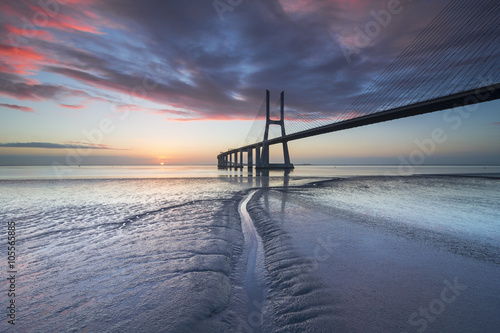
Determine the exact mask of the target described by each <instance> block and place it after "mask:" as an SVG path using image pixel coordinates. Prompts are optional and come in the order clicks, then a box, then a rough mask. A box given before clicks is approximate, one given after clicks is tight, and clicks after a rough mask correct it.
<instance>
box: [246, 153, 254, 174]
mask: <svg viewBox="0 0 500 333" xmlns="http://www.w3.org/2000/svg"><path fill="white" fill-rule="evenodd" d="M247 164H248V173H252V169H253V149H252V148H247Z"/></svg>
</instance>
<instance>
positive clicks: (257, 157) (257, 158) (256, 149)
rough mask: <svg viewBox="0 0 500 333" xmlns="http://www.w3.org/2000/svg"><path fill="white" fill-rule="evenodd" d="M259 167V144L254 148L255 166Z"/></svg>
mask: <svg viewBox="0 0 500 333" xmlns="http://www.w3.org/2000/svg"><path fill="white" fill-rule="evenodd" d="M259 165H260V144H258V145H257V146H256V147H255V166H256V167H257V166H259Z"/></svg>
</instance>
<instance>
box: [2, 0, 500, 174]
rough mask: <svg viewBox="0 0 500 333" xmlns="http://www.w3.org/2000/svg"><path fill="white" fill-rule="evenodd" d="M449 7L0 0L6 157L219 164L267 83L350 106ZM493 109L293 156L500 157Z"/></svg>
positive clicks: (300, 144) (344, 134)
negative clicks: (223, 153)
mask: <svg viewBox="0 0 500 333" xmlns="http://www.w3.org/2000/svg"><path fill="white" fill-rule="evenodd" d="M448 2H449V1H444V0H433V1H430V0H420V1H410V0H401V1H397V0H356V1H348V0H297V1H291V0H253V1H249V0H215V1H201V0H186V1H165V0H145V1H136V0H87V1H76V0H59V1H56V0H36V1H27V0H7V1H5V0H3V1H1V2H0V165H52V164H53V163H60V164H65V165H100V164H104V165H118V164H160V163H165V164H215V163H216V162H217V161H216V156H217V154H218V153H220V152H221V151H225V150H227V149H229V148H235V147H238V146H240V145H241V144H243V143H244V142H245V139H246V138H247V135H248V133H249V131H250V129H251V128H252V125H253V124H254V120H255V119H256V116H257V114H258V111H259V108H260V107H261V105H262V102H263V99H264V96H265V91H266V90H269V91H270V92H271V100H272V103H273V104H274V102H275V101H276V100H278V98H279V93H280V92H281V91H285V105H295V106H300V107H301V108H303V109H304V110H309V112H315V114H321V115H323V116H324V117H327V118H331V119H334V118H335V117H336V116H338V115H340V114H342V113H343V112H345V111H346V110H348V109H349V108H351V109H352V105H353V103H354V102H355V101H356V99H357V98H358V97H359V96H362V95H363V94H364V92H365V90H366V88H367V87H368V86H369V85H370V83H371V82H374V81H376V79H377V77H379V76H380V75H381V73H383V71H384V69H386V68H387V67H388V66H389V65H390V64H391V63H392V62H393V61H394V59H397V58H398V56H399V55H400V54H401V52H402V51H403V50H404V49H405V48H406V47H407V46H408V45H410V43H411V42H412V41H413V40H414V39H415V38H416V37H417V36H418V35H419V33H421V32H422V30H423V29H425V28H426V27H427V26H428V24H429V23H430V22H431V20H432V19H433V17H435V16H436V15H437V14H438V13H439V12H440V11H441V10H442V9H443V8H445V6H446V5H447V3H448ZM486 2H487V1H486ZM490 2H491V1H490ZM478 3H481V1H480V2H478ZM482 10H483V11H484V9H482ZM384 13H385V16H384ZM387 13H389V14H388V15H387ZM366 29H372V30H366ZM363 32H364V34H363ZM437 33H439V32H437ZM366 36H368V37H366ZM446 51H448V52H453V50H452V49H450V50H446ZM498 74H499V70H498V68H494V69H493V75H490V77H493V78H494V80H496V78H498ZM485 75H486V76H487V75H489V73H486V74H485ZM483 79H484V78H483ZM486 79H488V78H486ZM497 82H498V81H495V82H493V83H497ZM394 84H396V83H394ZM421 86H425V84H421ZM407 88H408V91H415V89H416V88H415V87H414V86H408V87H407ZM388 91H389V92H390V91H393V88H392V87H391V86H386V89H385V90H384V91H382V92H380V91H379V92H377V95H383V94H384V92H385V93H387V92H388ZM499 109H500V102H498V101H494V102H487V103H481V104H478V105H476V106H471V107H469V108H467V109H463V108H462V109H453V110H446V111H440V112H435V113H432V114H428V115H422V116H415V117H411V118H406V119H400V120H394V121H390V122H386V123H381V124H375V125H369V126H364V127H360V128H356V129H350V130H345V131H340V132H335V133H330V134H324V135H321V136H317V137H313V138H308V139H303V140H298V141H294V142H290V143H289V149H290V154H291V159H292V162H293V163H321V164H394V165H397V164H401V163H410V164H415V165H417V164H430V165H432V164H481V165H482V164H487V165H500V145H499V144H498V142H500V112H499ZM285 117H286V115H285ZM271 152H272V159H273V160H276V161H279V159H280V157H281V155H280V154H279V147H273V149H272V151H271Z"/></svg>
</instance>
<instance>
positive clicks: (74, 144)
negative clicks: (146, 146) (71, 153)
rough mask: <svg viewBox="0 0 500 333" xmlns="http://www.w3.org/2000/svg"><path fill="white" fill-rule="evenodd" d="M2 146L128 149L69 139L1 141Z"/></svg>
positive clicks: (0, 145)
mask: <svg viewBox="0 0 500 333" xmlns="http://www.w3.org/2000/svg"><path fill="white" fill-rule="evenodd" d="M0 147H7V148H46V149H106V150H108V149H109V150H127V149H119V148H114V147H111V146H108V145H103V144H91V143H85V142H75V141H69V142H68V143H64V144H61V143H50V142H11V143H0Z"/></svg>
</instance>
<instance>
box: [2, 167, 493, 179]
mask: <svg viewBox="0 0 500 333" xmlns="http://www.w3.org/2000/svg"><path fill="white" fill-rule="evenodd" d="M411 170H412V173H414V174H500V166H415V167H412V169H411ZM287 175H288V176H290V177H350V176H407V175H408V168H401V167H400V166H370V165H364V166H360V165H343V166H332V165H298V166H296V167H295V169H294V170H288V171H286V172H284V171H282V170H281V171H280V170H267V171H266V170H255V169H254V170H251V171H250V172H249V171H248V169H247V168H243V169H234V168H233V169H218V168H217V167H216V166H213V165H162V166H156V165H145V166H140V165H139V166H81V167H65V168H63V169H57V168H53V167H51V166H0V179H116V178H118V179H125V178H126V179H131V178H134V179H135V178H200V177H203V178H206V177H210V178H213V177H236V178H241V177H246V178H249V177H257V178H258V177H266V176H269V177H283V176H287Z"/></svg>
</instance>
